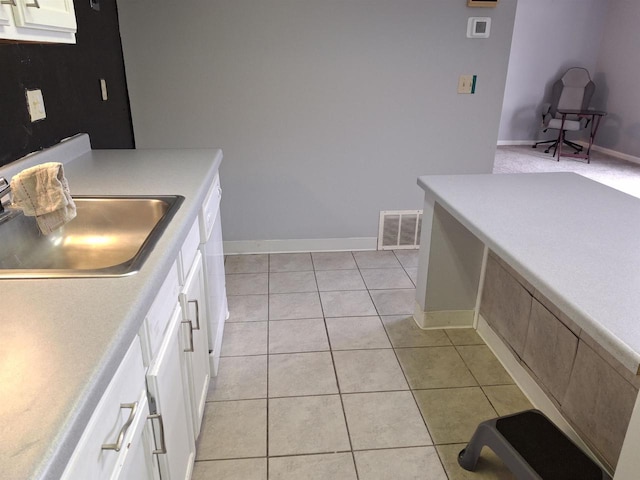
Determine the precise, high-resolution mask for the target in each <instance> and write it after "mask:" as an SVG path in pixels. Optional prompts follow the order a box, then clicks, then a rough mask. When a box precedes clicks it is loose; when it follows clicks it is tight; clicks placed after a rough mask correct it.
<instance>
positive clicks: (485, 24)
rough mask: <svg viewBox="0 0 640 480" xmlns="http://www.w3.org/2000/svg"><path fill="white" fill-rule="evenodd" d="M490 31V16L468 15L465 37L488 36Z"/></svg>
mask: <svg viewBox="0 0 640 480" xmlns="http://www.w3.org/2000/svg"><path fill="white" fill-rule="evenodd" d="M490 32H491V18H490V17H469V21H468V22H467V38H489V33H490Z"/></svg>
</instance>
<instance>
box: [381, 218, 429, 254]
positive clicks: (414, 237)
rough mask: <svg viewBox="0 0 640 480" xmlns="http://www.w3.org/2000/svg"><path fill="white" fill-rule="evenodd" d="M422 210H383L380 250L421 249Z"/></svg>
mask: <svg viewBox="0 0 640 480" xmlns="http://www.w3.org/2000/svg"><path fill="white" fill-rule="evenodd" d="M421 225H422V210H400V211H393V210H383V211H382V212H380V226H379V228H378V250H401V249H416V248H418V247H420V227H421Z"/></svg>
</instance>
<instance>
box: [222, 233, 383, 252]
mask: <svg viewBox="0 0 640 480" xmlns="http://www.w3.org/2000/svg"><path fill="white" fill-rule="evenodd" d="M377 246H378V239H377V238H376V237H356V238H302V239H293V240H232V241H225V242H224V245H223V248H224V253H225V254H226V255H239V254H247V253H295V252H341V251H347V250H376V249H377Z"/></svg>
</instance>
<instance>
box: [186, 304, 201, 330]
mask: <svg viewBox="0 0 640 480" xmlns="http://www.w3.org/2000/svg"><path fill="white" fill-rule="evenodd" d="M189 303H195V304H196V326H195V327H193V329H194V330H200V304H199V303H198V300H189V301H188V302H187V304H189Z"/></svg>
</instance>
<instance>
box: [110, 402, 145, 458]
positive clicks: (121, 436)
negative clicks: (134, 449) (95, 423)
mask: <svg viewBox="0 0 640 480" xmlns="http://www.w3.org/2000/svg"><path fill="white" fill-rule="evenodd" d="M124 408H129V409H131V413H129V418H127V421H126V422H125V423H124V425H123V426H122V428H121V429H120V433H119V434H118V439H117V440H116V443H103V444H102V450H115V451H116V452H119V451H120V449H121V448H122V442H123V441H124V436H125V435H126V434H127V430H128V429H129V427H130V426H131V422H133V418H134V417H135V416H136V411H137V410H138V402H134V403H121V404H120V409H124Z"/></svg>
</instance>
